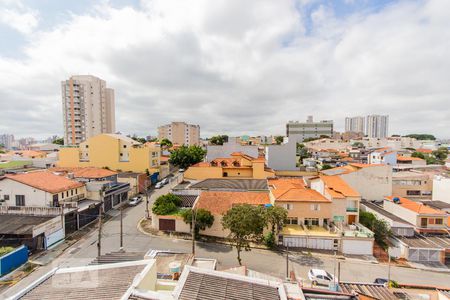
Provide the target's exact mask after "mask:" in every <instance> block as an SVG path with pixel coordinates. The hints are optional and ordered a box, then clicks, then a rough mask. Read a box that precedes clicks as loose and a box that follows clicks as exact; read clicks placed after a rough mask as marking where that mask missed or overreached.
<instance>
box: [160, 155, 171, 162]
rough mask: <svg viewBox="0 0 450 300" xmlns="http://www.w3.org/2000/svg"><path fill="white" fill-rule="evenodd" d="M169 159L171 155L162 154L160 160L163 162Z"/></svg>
mask: <svg viewBox="0 0 450 300" xmlns="http://www.w3.org/2000/svg"><path fill="white" fill-rule="evenodd" d="M169 159H170V156H168V155H161V157H160V158H159V160H160V161H161V162H164V161H169Z"/></svg>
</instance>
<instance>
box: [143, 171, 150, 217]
mask: <svg viewBox="0 0 450 300" xmlns="http://www.w3.org/2000/svg"><path fill="white" fill-rule="evenodd" d="M145 182H146V184H144V185H145V195H146V196H147V199H145V217H146V218H147V219H150V211H149V209H148V204H149V198H150V197H149V192H148V184H147V182H148V179H147V180H146V181H145Z"/></svg>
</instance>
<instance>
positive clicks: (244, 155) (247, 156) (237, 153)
mask: <svg viewBox="0 0 450 300" xmlns="http://www.w3.org/2000/svg"><path fill="white" fill-rule="evenodd" d="M231 156H241V157H243V158H245V159H247V160H250V161H253V160H255V159H256V158H255V157H252V156H250V155H247V154H245V153H242V152H233V153H231Z"/></svg>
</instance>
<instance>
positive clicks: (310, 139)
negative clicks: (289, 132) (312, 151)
mask: <svg viewBox="0 0 450 300" xmlns="http://www.w3.org/2000/svg"><path fill="white" fill-rule="evenodd" d="M318 139H320V138H314V137H310V138H306V139H304V140H303V143H307V142H312V141H315V140H318Z"/></svg>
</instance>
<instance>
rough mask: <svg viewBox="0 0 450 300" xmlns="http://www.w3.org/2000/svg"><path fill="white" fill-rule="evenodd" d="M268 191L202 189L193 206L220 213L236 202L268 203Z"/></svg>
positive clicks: (236, 203) (216, 213)
mask: <svg viewBox="0 0 450 300" xmlns="http://www.w3.org/2000/svg"><path fill="white" fill-rule="evenodd" d="M269 203H270V198H269V193H264V192H220V191H204V192H202V193H201V194H200V197H199V198H198V200H197V202H196V204H195V208H203V209H207V210H209V211H210V212H211V213H212V214H215V215H221V214H224V213H226V212H227V211H228V210H229V209H230V208H231V207H233V206H234V205H238V204H251V205H264V204H269Z"/></svg>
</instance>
